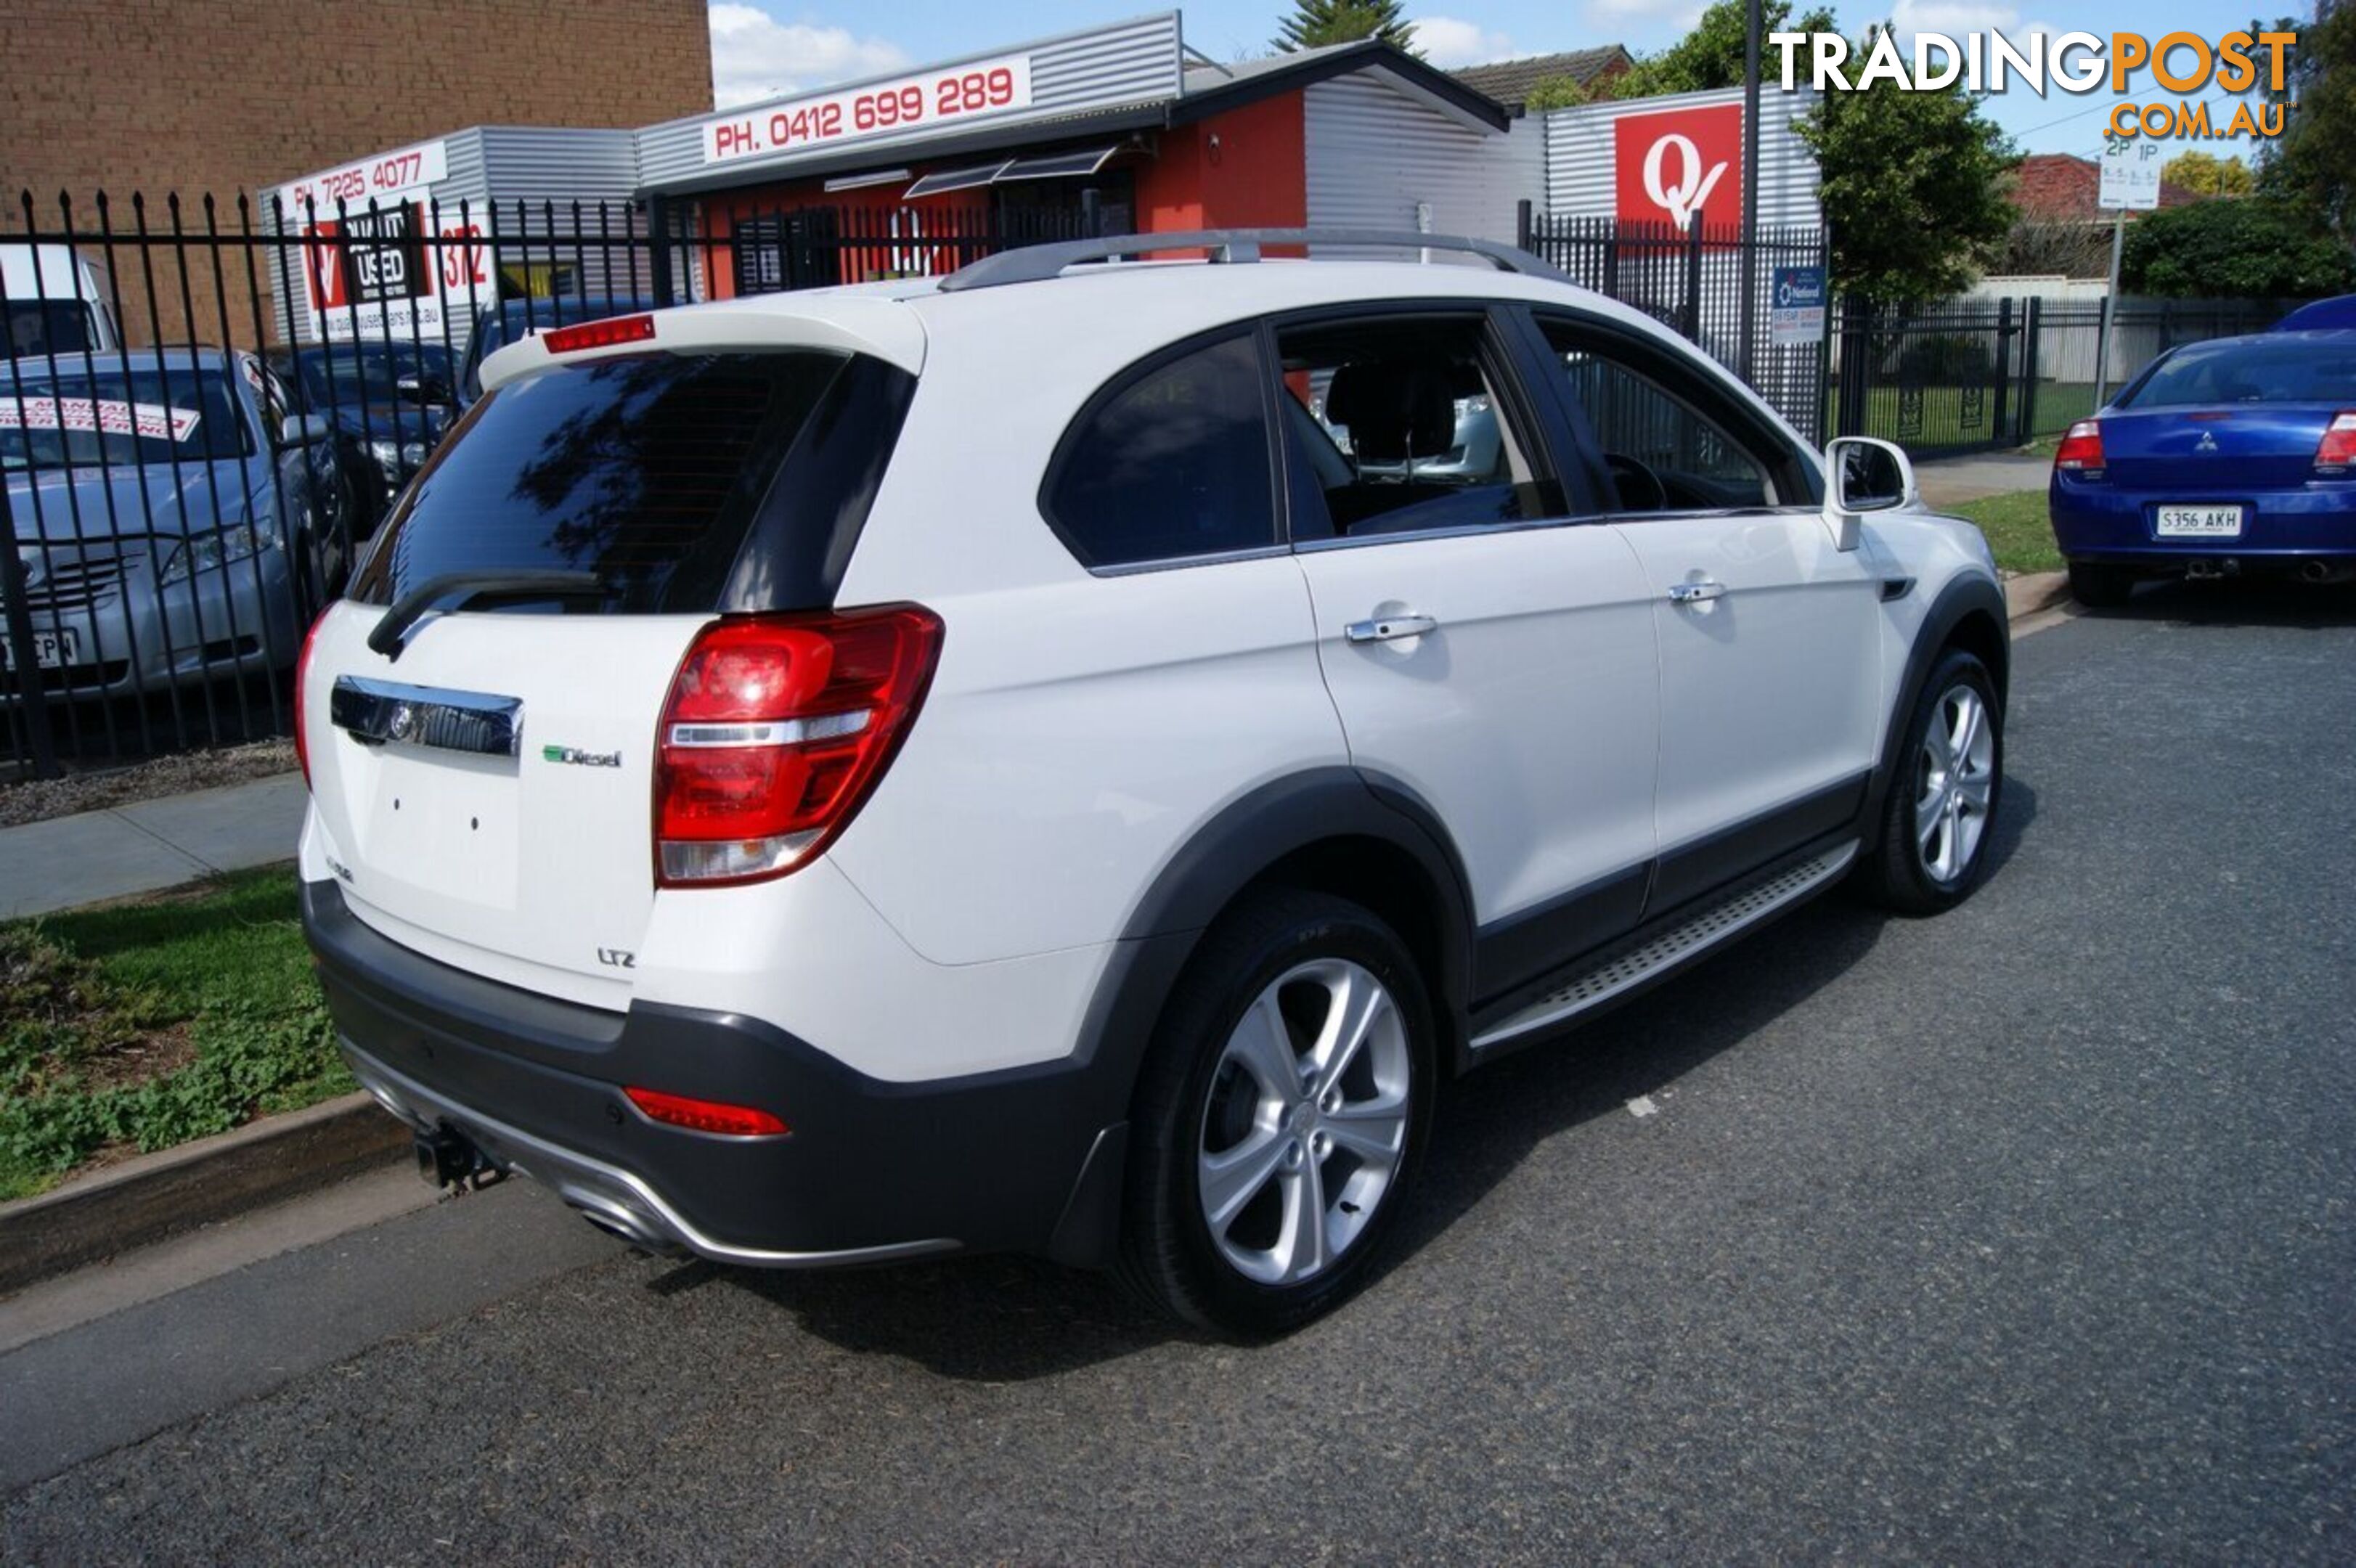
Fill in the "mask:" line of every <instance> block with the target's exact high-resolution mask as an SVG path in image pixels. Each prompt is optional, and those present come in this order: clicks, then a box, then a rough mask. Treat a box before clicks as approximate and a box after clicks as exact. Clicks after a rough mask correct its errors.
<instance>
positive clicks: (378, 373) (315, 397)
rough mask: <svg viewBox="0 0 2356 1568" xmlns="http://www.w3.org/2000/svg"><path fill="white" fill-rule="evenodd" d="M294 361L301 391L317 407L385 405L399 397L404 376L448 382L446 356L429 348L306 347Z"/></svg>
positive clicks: (397, 345) (400, 345)
mask: <svg viewBox="0 0 2356 1568" xmlns="http://www.w3.org/2000/svg"><path fill="white" fill-rule="evenodd" d="M294 358H295V368H296V369H297V370H298V371H299V372H301V374H302V377H303V390H304V391H305V393H306V394H308V395H309V397H310V399H311V400H312V401H313V402H314V403H316V404H324V403H331V402H347V403H348V402H371V403H381V402H390V401H391V400H394V399H395V398H397V397H399V396H400V392H401V379H402V377H403V376H421V375H422V376H432V377H434V378H435V379H439V380H442V381H444V382H445V383H446V382H447V381H448V379H449V377H450V356H449V355H448V354H446V353H444V351H443V350H442V349H441V348H440V347H434V346H430V345H426V346H412V345H410V344H406V343H368V344H361V345H359V346H358V347H340V348H305V349H301V350H299V351H297V352H296V353H295V357H294Z"/></svg>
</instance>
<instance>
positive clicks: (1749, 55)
mask: <svg viewBox="0 0 2356 1568" xmlns="http://www.w3.org/2000/svg"><path fill="white" fill-rule="evenodd" d="M1762 4H1763V0H1745V4H1744V5H1743V26H1742V379H1744V380H1745V381H1751V382H1752V383H1753V384H1754V385H1756V382H1755V380H1754V379H1753V378H1754V377H1755V375H1756V372H1757V366H1756V363H1755V362H1754V360H1753V358H1752V356H1753V353H1754V352H1755V350H1756V348H1757V343H1758V336H1759V32H1760V15H1759V13H1760V9H1761V6H1762ZM1696 221H1697V222H1698V221H1699V219H1696Z"/></svg>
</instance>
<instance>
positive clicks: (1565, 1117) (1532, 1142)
mask: <svg viewBox="0 0 2356 1568" xmlns="http://www.w3.org/2000/svg"><path fill="white" fill-rule="evenodd" d="M2036 816H2037V792H2036V791H2035V790H2034V789H2033V788H2032V787H2030V785H2029V784H2028V783H2027V782H2026V781H2024V780H2022V779H2019V778H2017V777H2015V778H2008V780H2007V781H2006V783H2005V795H2004V805H2003V808H2002V812H2001V814H2000V816H1998V818H1997V825H1996V832H1995V837H1994V839H1993V840H1992V841H1991V843H1990V845H1989V854H1990V857H1991V859H1990V861H1989V869H1990V874H1991V875H2001V874H2002V873H2003V870H2004V868H2005V865H2006V863H2007V862H2008V861H2009V860H2010V859H2012V857H2013V856H2014V854H2015V853H2016V852H2017V851H2018V850H2019V847H2020V844H2021V842H2022V838H2023V836H2024V834H2025V833H2026V831H2027V829H2028V828H2029V825H2030V824H2031V823H2032V822H2033V821H2034V820H2035V818H2036ZM1891 918H1892V917H1891V916H1889V915H1886V914H1884V913H1882V912H1879V911H1876V910H1871V909H1868V908H1866V907H1864V906H1863V905H1862V904H1860V903H1858V902H1857V901H1854V900H1851V899H1848V898H1846V897H1843V896H1840V895H1838V894H1836V895H1834V896H1832V897H1829V898H1826V899H1822V900H1819V901H1816V902H1815V903H1813V904H1811V905H1809V906H1807V907H1806V908H1804V909H1803V910H1801V911H1800V912H1797V913H1795V914H1794V915H1793V916H1792V917H1791V918H1789V919H1787V920H1784V921H1781V922H1779V923H1775V924H1774V925H1772V926H1770V927H1768V928H1767V929H1765V930H1763V931H1762V932H1760V933H1757V934H1755V935H1753V936H1751V937H1750V938H1748V939H1747V940H1744V941H1741V942H1739V943H1737V944H1735V945H1734V946H1732V947H1730V948H1729V949H1728V950H1727V951H1726V952H1724V953H1722V954H1720V955H1718V956H1717V957H1715V958H1712V959H1710V960H1708V962H1706V963H1704V964H1703V965H1699V966H1698V967H1697V968H1696V969H1694V970H1691V971H1689V972H1687V974H1685V975H1682V976H1677V977H1676V979H1674V980H1672V981H1671V982H1669V983H1668V984H1667V985H1665V986H1664V987H1662V988H1661V989H1659V990H1657V991H1654V992H1652V993H1649V994H1648V995H1646V996H1644V997H1640V998H1638V999H1637V1000H1636V1001H1634V1002H1632V1003H1630V1004H1629V1005H1628V1006H1627V1007H1625V1008H1621V1009H1619V1010H1618V1011H1616V1012H1613V1013H1612V1014H1610V1015H1608V1016H1606V1017H1604V1018H1601V1019H1597V1020H1596V1021H1594V1022H1592V1023H1590V1024H1589V1025H1587V1026H1586V1027H1584V1028H1581V1029H1577V1030H1575V1031H1573V1032H1572V1033H1571V1034H1570V1035H1569V1036H1567V1037H1565V1038H1563V1039H1560V1040H1552V1041H1547V1042H1544V1043H1541V1044H1538V1045H1537V1046H1535V1047H1533V1048H1531V1049H1528V1050H1526V1051H1520V1052H1519V1053H1517V1054H1515V1055H1514V1056H1511V1057H1508V1058H1506V1059H1505V1060H1503V1061H1499V1062H1497V1063H1495V1064H1494V1065H1493V1066H1487V1067H1484V1068H1483V1070H1482V1071H1480V1072H1474V1073H1472V1074H1470V1075H1468V1076H1466V1077H1465V1078H1463V1079H1462V1080H1461V1081H1459V1082H1457V1083H1451V1084H1450V1085H1447V1087H1446V1090H1445V1092H1444V1095H1443V1098H1442V1101H1441V1104H1440V1115H1439V1120H1438V1121H1437V1122H1436V1123H1435V1125H1434V1128H1433V1132H1434V1136H1433V1139H1432V1143H1431V1145H1430V1157H1429V1158H1428V1160H1427V1162H1426V1164H1425V1166H1424V1169H1423V1176H1422V1179H1421V1181H1420V1183H1419V1191H1418V1192H1417V1193H1416V1195H1415V1197H1414V1199H1413V1200H1412V1203H1411V1206H1410V1207H1409V1208H1408V1211H1406V1212H1405V1213H1403V1214H1402V1215H1401V1216H1400V1224H1399V1228H1398V1232H1397V1233H1396V1235H1395V1237H1394V1238H1393V1245H1392V1247H1391V1249H1390V1251H1389V1254H1388V1258H1387V1262H1386V1263H1385V1264H1384V1265H1383V1267H1382V1268H1381V1270H1380V1271H1379V1272H1378V1274H1377V1275H1376V1279H1375V1280H1374V1281H1373V1282H1372V1283H1371V1285H1370V1286H1369V1288H1370V1289H1374V1290H1380V1289H1382V1288H1383V1284H1382V1277H1383V1276H1384V1275H1388V1274H1389V1273H1391V1272H1393V1271H1394V1270H1396V1269H1398V1267H1399V1266H1401V1265H1402V1264H1406V1263H1408V1262H1409V1261H1410V1260H1412V1258H1413V1257H1414V1256H1415V1254H1416V1253H1418V1252H1419V1250H1420V1249H1421V1248H1422V1247H1423V1246H1424V1245H1426V1244H1427V1243H1430V1241H1432V1240H1433V1239H1434V1238H1436V1237H1438V1236H1440V1235H1441V1234H1442V1233H1444V1232H1446V1231H1447V1230H1448V1229H1449V1228H1450V1227H1451V1225H1453V1224H1455V1223H1456V1222H1457V1221H1459V1220H1461V1219H1462V1218H1463V1217H1464V1216H1465V1215H1466V1214H1467V1213H1469V1212H1471V1211H1472V1210H1474V1209H1475V1208H1477V1207H1478V1206H1479V1205H1480V1204H1481V1202H1482V1201H1483V1200H1484V1199H1485V1198H1487V1196H1488V1195H1489V1193H1490V1191H1491V1190H1492V1189H1494V1188H1495V1187H1496V1186H1497V1185H1498V1184H1499V1183H1500V1182H1501V1181H1503V1180H1504V1179H1505V1178H1506V1177H1507V1176H1509V1175H1510V1174H1511V1173H1512V1172H1513V1171H1514V1170H1515V1168H1516V1167H1518V1166H1519V1165H1520V1164H1521V1163H1522V1161H1523V1160H1524V1159H1525V1158H1526V1157H1528V1155H1529V1153H1530V1151H1531V1150H1532V1149H1534V1148H1535V1147H1537V1146H1538V1145H1539V1144H1541V1143H1543V1142H1545V1141H1546V1140H1547V1139H1549V1138H1552V1137H1556V1136H1559V1135H1561V1134H1563V1133H1566V1132H1569V1131H1571V1130H1573V1129H1575V1128H1577V1127H1579V1126H1580V1125H1581V1124H1583V1123H1585V1122H1588V1121H1590V1120H1591V1119H1593V1118H1595V1117H1598V1116H1601V1115H1609V1114H1612V1113H1616V1112H1619V1111H1621V1110H1622V1107H1624V1106H1625V1105H1626V1104H1628V1103H1629V1102H1630V1101H1632V1100H1634V1099H1636V1098H1637V1097H1638V1096H1640V1095H1647V1094H1657V1093H1660V1092H1661V1091H1662V1090H1663V1089H1665V1088H1666V1087H1667V1086H1668V1085H1670V1084H1672V1083H1676V1081H1677V1080H1678V1079H1679V1078H1681V1077H1683V1076H1684V1075H1686V1074H1687V1073H1688V1072H1692V1071H1693V1070H1694V1069H1695V1068H1697V1067H1698V1066H1700V1065H1702V1064H1703V1063H1705V1062H1707V1061H1709V1060H1710V1059H1711V1058H1713V1057H1715V1056H1717V1055H1718V1054H1719V1052H1721V1051H1729V1050H1732V1049H1733V1048H1735V1047H1737V1046H1739V1045H1740V1044H1742V1043H1743V1042H1744V1041H1745V1040H1749V1039H1750V1038H1751V1036H1752V1035H1754V1034H1756V1033H1757V1032H1758V1031H1759V1030H1761V1029H1763V1028H1765V1027H1766V1026H1767V1025H1769V1024H1771V1023H1772V1022H1773V1021H1774V1020H1775V1019H1778V1018H1780V1017H1782V1016H1783V1015H1784V1014H1785V1013H1787V1012H1789V1011H1790V1010H1791V1009H1792V1008H1795V1007H1797V1006H1799V1005H1801V1004H1802V1003H1804V1002H1805V1001H1806V1000H1808V998H1809V997H1812V996H1814V995H1815V993H1816V992H1817V991H1819V990H1820V989H1822V988H1823V987H1826V985H1829V984H1830V983H1832V982H1833V981H1835V980H1837V979H1838V978H1839V977H1840V976H1843V975H1844V974H1846V973H1847V971H1848V970H1849V969H1850V968H1852V967H1853V966H1854V965H1857V964H1858V962H1859V961H1860V960H1862V959H1863V958H1864V957H1865V956H1866V955H1868V954H1869V953H1870V952H1872V950H1873V948H1874V945H1875V944H1876V943H1877V941H1878V940H1879V936H1880V933H1881V930H1882V927H1883V925H1884V924H1885V923H1887V922H1888V921H1889V920H1890V919H1891ZM1568 1196H1569V1195H1566V1197H1567V1198H1568ZM708 1287H717V1288H722V1289H728V1290H740V1291H744V1292H746V1293H748V1294H750V1295H752V1296H758V1297H762V1298H764V1299H766V1300H767V1301H768V1302H770V1303H772V1304H774V1305H775V1306H776V1307H777V1308H778V1309H780V1310H781V1311H783V1312H786V1313H787V1314H789V1315H790V1316H791V1317H793V1318H794V1320H795V1321H796V1322H797V1323H798V1325H799V1326H800V1327H801V1328H804V1329H806V1330H807V1331H809V1333H812V1334H815V1335H817V1336H819V1338H821V1339H826V1340H827V1341H829V1342H830V1343H832V1344H834V1345H837V1346H839V1347H841V1349H846V1350H852V1351H859V1352H881V1353H883V1354H886V1355H898V1356H905V1357H907V1358H909V1359H910V1360H915V1361H916V1362H918V1363H919V1364H921V1365H923V1366H925V1367H926V1368H928V1369H929V1370H931V1371H935V1372H937V1373H938V1374H940V1375H942V1376H944V1377H949V1378H957V1379H965V1380H972V1381H985V1382H1004V1381H1021V1380H1025V1379H1031V1378H1037V1377H1044V1376H1051V1375H1054V1374H1056V1373H1060V1372H1067V1371H1076V1370H1077V1369H1080V1368H1083V1367H1087V1366H1091V1365H1094V1364H1097V1363H1098V1362H1102V1361H1108V1360H1116V1359H1118V1358H1119V1357H1122V1356H1126V1355H1130V1354H1133V1353H1135V1352H1137V1351H1140V1350H1143V1349H1150V1348H1151V1347H1153V1346H1155V1345H1158V1344H1162V1343H1164V1342H1167V1341H1170V1340H1173V1339H1184V1338H1186V1337H1187V1336H1186V1331H1184V1330H1183V1329H1178V1328H1173V1327H1172V1326H1171V1325H1170V1324H1168V1323H1166V1322H1165V1321H1163V1320H1162V1318H1161V1317H1158V1316H1157V1315H1156V1314H1154V1313H1153V1312H1151V1311H1150V1310H1149V1309H1147V1308H1145V1307H1141V1306H1140V1305H1139V1304H1137V1303H1136V1302H1134V1301H1133V1300H1132V1299H1130V1296H1128V1294H1127V1293H1126V1292H1125V1291H1123V1290H1122V1289H1121V1288H1120V1287H1119V1285H1117V1284H1116V1282H1115V1281H1114V1280H1113V1278H1112V1277H1111V1276H1110V1275H1105V1274H1095V1273H1087V1272H1083V1271H1078V1270H1072V1269H1065V1268H1059V1267H1057V1266H1055V1265H1054V1264H1047V1263H1044V1262H1040V1261H1037V1260H1034V1259H1029V1258H1019V1257H978V1258H958V1259H950V1260H948V1261H946V1262H942V1263H937V1264H913V1265H911V1264H903V1265H899V1266H896V1267H890V1268H878V1269H871V1270H858V1271H848V1272H837V1273H819V1274H771V1273H761V1272H757V1271H749V1270H734V1269H725V1268H720V1267H716V1266H714V1265H712V1264H700V1263H699V1264H686V1265H683V1266H681V1267H680V1268H677V1269H673V1270H670V1271H669V1272H668V1273H666V1274H664V1275H659V1276H658V1277H657V1278H656V1280H655V1281H654V1282H653V1284H652V1285H651V1286H650V1288H652V1289H656V1290H659V1291H663V1292H666V1293H669V1292H674V1291H680V1290H691V1289H701V1288H708ZM1344 1310H1347V1309H1346V1308H1345V1309H1344ZM1244 1353H1249V1352H1244Z"/></svg>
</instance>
